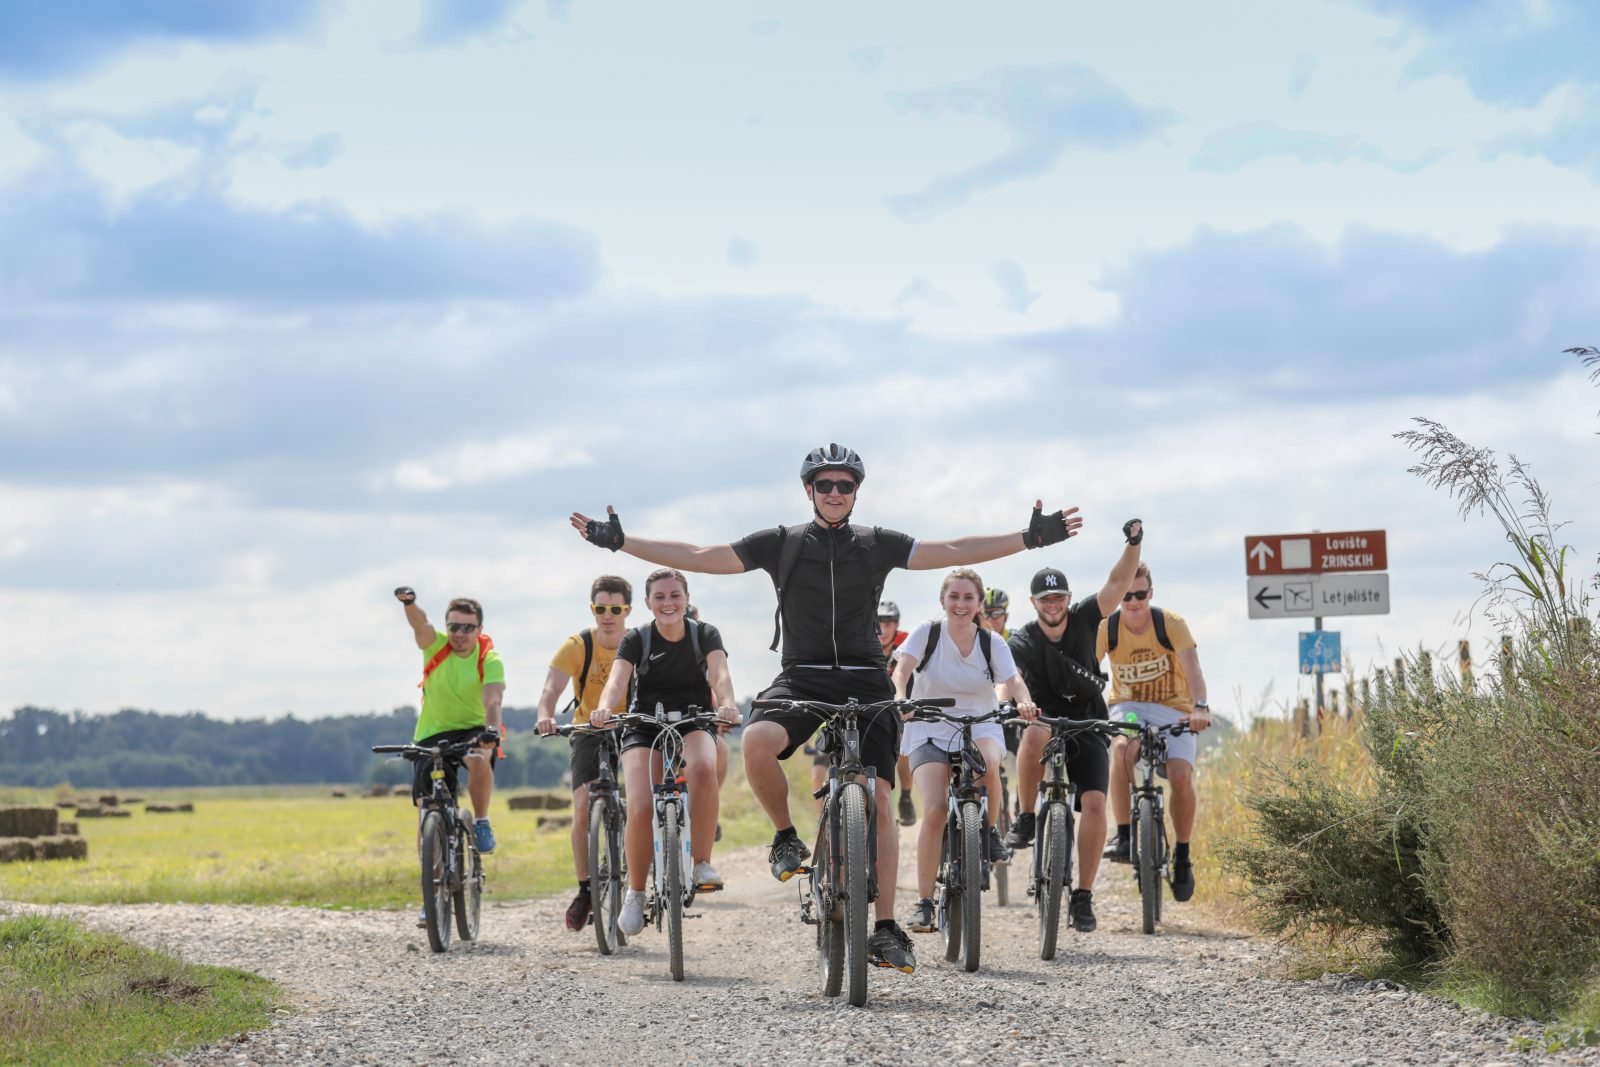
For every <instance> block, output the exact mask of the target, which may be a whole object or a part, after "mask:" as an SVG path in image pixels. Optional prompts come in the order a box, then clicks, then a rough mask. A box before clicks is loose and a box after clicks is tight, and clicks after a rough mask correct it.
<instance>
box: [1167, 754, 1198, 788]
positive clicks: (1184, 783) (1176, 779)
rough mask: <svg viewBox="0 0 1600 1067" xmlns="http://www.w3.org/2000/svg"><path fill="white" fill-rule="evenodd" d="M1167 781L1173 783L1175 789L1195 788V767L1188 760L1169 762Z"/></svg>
mask: <svg viewBox="0 0 1600 1067" xmlns="http://www.w3.org/2000/svg"><path fill="white" fill-rule="evenodd" d="M1167 780H1168V781H1170V782H1171V783H1172V787H1173V788H1174V789H1192V788H1193V787H1194V766H1193V765H1192V764H1190V763H1189V761H1188V760H1181V759H1174V760H1168V761H1167Z"/></svg>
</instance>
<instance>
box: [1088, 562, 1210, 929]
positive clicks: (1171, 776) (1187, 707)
mask: <svg viewBox="0 0 1600 1067" xmlns="http://www.w3.org/2000/svg"><path fill="white" fill-rule="evenodd" d="M1154 591H1155V583H1154V582H1153V581H1152V580H1151V577H1150V568H1149V566H1148V565H1146V564H1144V563H1141V564H1139V568H1138V570H1137V571H1136V572H1135V574H1134V578H1133V585H1132V586H1131V587H1130V588H1129V589H1128V591H1127V592H1126V593H1124V594H1123V597H1122V608H1121V610H1119V611H1117V612H1115V613H1113V614H1112V615H1110V616H1109V617H1108V618H1107V619H1106V620H1105V621H1104V622H1102V623H1101V624H1100V632H1099V637H1098V639H1097V641H1096V645H1095V653H1096V655H1097V656H1101V657H1109V658H1110V660H1111V714H1112V715H1114V716H1115V717H1116V718H1118V719H1132V720H1134V721H1137V722H1139V723H1142V724H1144V725H1148V726H1170V725H1172V724H1173V723H1176V722H1186V723H1188V724H1189V729H1190V730H1191V731H1193V732H1192V733H1188V732H1186V733H1181V734H1178V735H1177V736H1175V737H1169V738H1168V739H1167V764H1166V767H1165V768H1161V769H1160V773H1161V775H1162V777H1164V778H1166V779H1167V780H1168V781H1169V782H1171V783H1172V837H1173V843H1174V847H1173V850H1172V899H1174V900H1176V901H1179V902H1180V903H1181V902H1183V901H1185V900H1188V899H1189V898H1190V897H1192V896H1194V864H1193V863H1192V862H1191V861H1190V858H1189V838H1190V835H1191V834H1193V833H1194V818H1195V810H1196V807H1197V806H1198V803H1199V801H1198V799H1197V798H1196V796H1195V791H1194V761H1195V754H1196V751H1197V749H1198V747H1199V746H1198V745H1197V744H1196V741H1195V734H1197V733H1199V732H1200V731H1201V730H1204V729H1206V727H1208V726H1210V725H1211V705H1210V704H1209V703H1208V702H1207V701H1206V679H1205V675H1204V674H1202V673H1201V671H1200V652H1199V649H1198V648H1196V646H1195V642H1194V637H1193V635H1192V634H1190V632H1189V624H1188V623H1187V622H1185V621H1184V620H1183V617H1182V616H1181V615H1179V614H1178V613H1177V612H1174V611H1167V610H1165V609H1163V608H1158V607H1156V606H1155V604H1154V603H1153V602H1152V599H1151V598H1152V594H1153V593H1154ZM1138 760H1139V742H1138V740H1137V739H1136V738H1135V739H1132V740H1129V739H1126V738H1119V739H1118V740H1117V742H1116V745H1115V748H1114V751H1113V759H1112V767H1111V808H1112V811H1114V812H1115V813H1116V816H1117V838H1116V840H1115V841H1113V842H1112V844H1111V847H1110V848H1109V849H1107V850H1106V857H1107V858H1108V859H1112V860H1115V861H1117V862H1119V863H1127V862H1129V861H1130V859H1131V856H1132V850H1131V849H1130V848H1129V838H1130V834H1131V826H1130V812H1131V810H1132V798H1131V797H1130V796H1129V793H1128V791H1129V783H1130V782H1131V781H1132V780H1133V768H1134V764H1136V763H1137V762H1138ZM1140 847H1141V848H1143V847H1144V843H1143V842H1140Z"/></svg>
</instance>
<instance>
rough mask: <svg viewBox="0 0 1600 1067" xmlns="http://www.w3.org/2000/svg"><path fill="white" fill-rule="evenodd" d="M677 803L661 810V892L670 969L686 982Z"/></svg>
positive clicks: (679, 825) (680, 840)
mask: <svg viewBox="0 0 1600 1067" xmlns="http://www.w3.org/2000/svg"><path fill="white" fill-rule="evenodd" d="M679 815H680V812H679V811H678V807H677V805H676V804H668V805H667V807H666V810H665V811H664V812H663V813H662V825H661V860H662V864H663V868H664V869H663V871H662V883H663V884H662V892H663V893H664V894H666V898H667V899H666V900H665V901H664V902H663V903H664V907H663V908H662V909H661V911H662V917H663V922H664V925H665V926H666V928H667V969H668V971H669V972H670V973H671V974H672V980H673V981H674V982H681V981H683V826H682V824H681V823H680V822H679Z"/></svg>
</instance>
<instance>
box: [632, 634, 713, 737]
mask: <svg viewBox="0 0 1600 1067" xmlns="http://www.w3.org/2000/svg"><path fill="white" fill-rule="evenodd" d="M685 625H686V626H698V627H700V653H701V655H705V656H709V655H710V654H711V653H713V652H724V651H726V650H725V649H724V648H723V647H722V634H721V633H720V632H719V631H718V630H717V628H716V627H715V626H713V625H711V624H710V623H709V622H694V621H690V620H685ZM645 626H649V627H651V628H652V629H653V630H655V632H654V633H652V634H651V635H650V669H649V670H648V671H646V672H645V676H644V677H643V678H640V677H639V675H638V667H639V654H640V653H641V652H642V651H644V638H643V637H642V636H641V634H640V631H641V630H643V629H644V627H643V626H640V627H637V628H635V629H632V630H629V631H628V632H627V633H625V634H623V635H622V644H620V645H618V646H617V658H618V659H621V660H627V661H628V662H629V663H631V664H633V666H634V682H633V702H632V703H631V704H630V705H629V710H630V711H639V712H644V713H645V714H649V713H650V712H653V711H655V710H656V703H657V702H658V701H659V702H660V703H661V705H662V706H663V707H665V708H666V709H667V710H668V711H682V710H683V709H685V708H687V707H689V706H690V705H691V704H692V705H694V706H695V707H697V708H711V707H714V706H715V704H716V702H715V700H714V699H713V698H712V695H711V685H710V683H709V682H707V681H706V676H705V675H704V674H702V673H701V671H700V664H698V663H696V662H695V659H694V644H693V642H691V641H690V640H689V633H688V631H687V630H685V631H684V634H683V638H682V639H681V640H678V641H668V640H667V639H666V638H665V637H662V636H661V631H660V629H658V628H656V624H655V622H654V621H651V622H648V623H646V624H645Z"/></svg>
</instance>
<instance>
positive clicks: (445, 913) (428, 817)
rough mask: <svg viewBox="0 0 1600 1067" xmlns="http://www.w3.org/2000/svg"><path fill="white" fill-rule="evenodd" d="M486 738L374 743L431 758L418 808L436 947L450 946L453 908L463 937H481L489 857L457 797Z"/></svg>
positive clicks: (425, 892) (429, 924) (428, 920)
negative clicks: (461, 776)
mask: <svg viewBox="0 0 1600 1067" xmlns="http://www.w3.org/2000/svg"><path fill="white" fill-rule="evenodd" d="M479 744H480V741H479V739H478V738H476V737H474V738H469V739H467V740H465V741H452V742H446V743H444V744H441V745H432V746H427V747H423V746H421V745H373V746H372V751H374V752H383V753H390V752H392V753H396V754H398V755H400V756H402V757H403V758H405V759H408V760H412V761H419V760H429V761H431V763H432V767H431V769H430V770H429V772H428V777H429V779H430V780H431V781H432V783H433V787H432V792H430V793H429V794H428V795H427V796H425V797H423V798H422V803H421V805H420V806H419V808H418V811H419V819H420V829H419V831H418V834H417V854H418V857H419V858H420V860H421V863H422V918H423V926H424V927H425V928H426V929H427V931H428V947H429V948H431V949H433V951H435V952H444V951H446V950H448V949H449V948H450V913H451V911H452V910H454V912H455V923H456V932H457V933H459V934H460V935H461V940H463V941H476V940H477V939H478V918H479V911H480V909H481V906H482V902H483V886H484V877H483V857H481V856H479V855H478V846H477V843H476V839H475V838H474V837H473V833H472V821H471V820H470V819H468V818H467V817H466V815H464V814H462V811H461V808H460V807H459V806H458V805H457V803H456V772H457V771H458V770H460V768H461V767H463V766H464V765H465V761H466V760H468V759H482V758H483V757H482V756H481V755H480V754H478V753H477V752H476V751H475V750H476V749H477V748H478V745H479Z"/></svg>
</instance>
